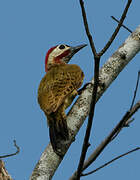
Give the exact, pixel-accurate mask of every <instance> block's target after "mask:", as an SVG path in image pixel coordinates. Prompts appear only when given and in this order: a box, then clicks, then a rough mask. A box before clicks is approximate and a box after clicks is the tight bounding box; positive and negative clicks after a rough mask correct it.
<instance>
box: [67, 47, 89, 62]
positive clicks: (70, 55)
mask: <svg viewBox="0 0 140 180" xmlns="http://www.w3.org/2000/svg"><path fill="white" fill-rule="evenodd" d="M85 46H87V44H82V45H79V46H75V47H70V48H69V51H70V53H69V55H68V56H67V57H65V59H64V62H65V63H69V61H70V59H71V58H72V56H73V55H74V54H75V53H77V52H78V51H79V50H80V49H82V48H84V47H85Z"/></svg>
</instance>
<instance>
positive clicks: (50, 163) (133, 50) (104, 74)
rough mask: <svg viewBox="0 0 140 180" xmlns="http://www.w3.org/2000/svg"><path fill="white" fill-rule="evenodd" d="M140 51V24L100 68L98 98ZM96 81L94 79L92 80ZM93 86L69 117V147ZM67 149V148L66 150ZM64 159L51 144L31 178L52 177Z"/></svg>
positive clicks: (86, 112) (42, 179)
mask: <svg viewBox="0 0 140 180" xmlns="http://www.w3.org/2000/svg"><path fill="white" fill-rule="evenodd" d="M139 51H140V26H139V27H138V28H137V29H136V31H135V32H133V33H132V34H131V35H130V36H129V37H128V38H127V39H126V41H125V42H124V43H123V44H122V45H121V46H120V48H119V49H118V50H117V51H116V52H115V53H114V54H113V55H112V56H111V57H110V58H109V59H108V61H107V62H106V63H105V64H104V66H103V67H102V68H101V69H100V72H99V79H100V84H99V88H98V93H97V100H98V99H99V98H100V97H101V96H102V94H103V93H104V92H105V90H106V89H107V88H108V87H109V86H110V84H111V83H112V82H113V81H114V80H115V78H116V77H117V76H118V75H119V73H120V72H121V71H122V70H123V69H124V68H125V66H126V65H127V64H128V63H129V62H130V61H131V60H132V58H133V57H134V56H135V55H136V54H137V53H138V52H139ZM92 82H93V83H94V79H93V80H92ZM91 94H92V86H91V85H89V86H88V87H87V89H86V90H85V91H84V92H83V93H82V94H81V96H80V97H79V98H78V100H77V101H76V103H75V104H74V106H73V107H72V109H71V111H70V112H69V114H68V117H67V124H68V126H69V128H70V129H71V132H72V139H71V141H70V142H69V144H68V147H67V149H68V148H69V146H70V145H71V143H72V142H73V137H74V136H75V135H76V134H77V132H78V131H79V129H80V127H81V125H82V124H83V122H84V120H85V118H86V117H87V115H88V113H89V104H90V102H91ZM66 151H67V150H66ZM61 161H62V159H61V158H60V157H58V156H57V155H56V154H55V153H54V152H53V150H52V147H51V145H50V144H49V145H48V146H47V147H46V149H45V151H44V152H43V154H42V155H41V158H40V160H39V162H38V163H37V165H36V167H35V169H34V171H33V173H32V175H31V178H30V180H44V179H51V177H52V176H53V174H54V173H55V171H56V169H57V167H58V166H59V164H60V163H61Z"/></svg>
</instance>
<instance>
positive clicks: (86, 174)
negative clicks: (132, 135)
mask: <svg viewBox="0 0 140 180" xmlns="http://www.w3.org/2000/svg"><path fill="white" fill-rule="evenodd" d="M138 150H140V147H137V148H135V149H132V150H131V151H128V152H126V153H124V154H121V155H119V156H117V157H115V158H113V159H112V160H110V161H108V162H107V163H105V164H103V165H101V166H100V167H98V168H96V169H94V170H93V171H90V172H88V173H85V174H82V175H81V176H88V175H90V174H93V173H95V172H96V171H98V170H100V169H102V168H104V167H105V166H108V165H109V164H111V163H112V162H114V161H116V160H118V159H120V158H122V157H124V156H126V155H128V154H130V153H132V152H135V151H138Z"/></svg>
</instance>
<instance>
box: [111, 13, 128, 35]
mask: <svg viewBox="0 0 140 180" xmlns="http://www.w3.org/2000/svg"><path fill="white" fill-rule="evenodd" d="M111 18H112V19H113V20H115V21H116V22H117V23H119V22H120V21H118V20H117V19H116V18H115V17H114V16H111ZM122 27H123V28H124V29H126V30H127V31H129V32H130V33H132V31H131V30H130V29H129V28H128V27H126V26H125V25H123V24H122Z"/></svg>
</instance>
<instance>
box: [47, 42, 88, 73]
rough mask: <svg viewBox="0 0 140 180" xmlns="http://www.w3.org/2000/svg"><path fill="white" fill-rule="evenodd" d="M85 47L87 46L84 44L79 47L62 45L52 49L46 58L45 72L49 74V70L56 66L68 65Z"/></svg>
mask: <svg viewBox="0 0 140 180" xmlns="http://www.w3.org/2000/svg"><path fill="white" fill-rule="evenodd" d="M85 46H87V45H86V44H82V45H79V46H75V47H71V46H68V45H65V44H61V45H57V46H54V47H52V48H50V49H49V50H48V52H47V54H46V58H45V71H46V72H47V71H48V69H49V68H50V67H51V66H53V65H54V64H66V63H68V62H69V61H70V59H71V58H72V56H73V55H74V54H75V53H77V52H78V51H79V50H80V49H82V48H83V47H85Z"/></svg>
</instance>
